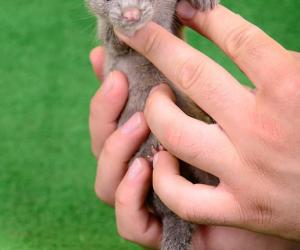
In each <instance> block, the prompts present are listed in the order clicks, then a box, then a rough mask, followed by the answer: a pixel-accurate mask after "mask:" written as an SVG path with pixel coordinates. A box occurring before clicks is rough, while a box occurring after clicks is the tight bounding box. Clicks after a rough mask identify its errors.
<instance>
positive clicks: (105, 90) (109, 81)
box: [102, 72, 115, 96]
mask: <svg viewBox="0 0 300 250" xmlns="http://www.w3.org/2000/svg"><path fill="white" fill-rule="evenodd" d="M114 84H115V80H114V72H111V73H109V75H108V76H107V78H106V79H105V81H104V82H103V84H102V94H103V95H105V96H106V95H108V94H109V92H110V91H111V90H112V89H113V86H114Z"/></svg>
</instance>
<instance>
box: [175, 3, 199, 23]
mask: <svg viewBox="0 0 300 250" xmlns="http://www.w3.org/2000/svg"><path fill="white" fill-rule="evenodd" d="M177 13H178V15H179V16H180V17H182V18H183V19H191V18H192V17H193V16H194V15H195V13H196V9H195V8H193V6H192V5H191V4H190V3H189V2H187V1H181V2H180V3H179V4H178V6H177Z"/></svg>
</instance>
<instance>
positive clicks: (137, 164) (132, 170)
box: [127, 159, 143, 180]
mask: <svg viewBox="0 0 300 250" xmlns="http://www.w3.org/2000/svg"><path fill="white" fill-rule="evenodd" d="M142 171H143V167H142V163H141V161H140V159H135V160H134V161H133V163H132V164H131V166H130V167H129V168H128V172H127V179H128V180H134V179H135V178H136V177H137V176H139V175H140V174H141V173H142Z"/></svg>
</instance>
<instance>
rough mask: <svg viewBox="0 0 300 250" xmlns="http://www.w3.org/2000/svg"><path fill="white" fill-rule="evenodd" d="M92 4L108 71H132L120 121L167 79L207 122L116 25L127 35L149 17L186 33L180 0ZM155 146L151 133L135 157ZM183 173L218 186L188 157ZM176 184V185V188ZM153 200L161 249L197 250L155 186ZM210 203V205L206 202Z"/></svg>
mask: <svg viewBox="0 0 300 250" xmlns="http://www.w3.org/2000/svg"><path fill="white" fill-rule="evenodd" d="M86 1H87V4H88V7H89V9H90V10H91V11H92V13H93V14H95V16H96V17H97V20H98V33H99V37H100V39H101V40H102V42H103V45H104V47H105V52H106V55H105V60H106V65H105V70H104V71H105V72H104V75H107V74H108V73H109V72H111V71H113V70H119V71H121V72H123V73H125V74H126V75H127V78H128V81H129V97H128V101H127V104H126V106H125V108H124V110H123V112H122V114H121V116H120V118H119V126H121V125H122V124H123V123H124V122H126V121H127V120H128V119H129V117H131V116H132V115H133V114H134V113H136V112H140V111H143V109H144V105H145V102H146V98H147V96H148V94H149V92H150V90H151V89H152V88H153V87H154V86H155V85H157V84H159V83H162V82H165V83H168V84H169V86H170V87H171V88H172V90H173V91H174V93H175V96H176V104H177V105H178V107H179V108H181V109H182V110H183V111H184V112H185V113H186V114H187V115H189V116H191V117H193V118H196V119H199V120H202V121H205V122H207V123H211V122H213V121H212V119H211V118H210V117H209V116H208V115H207V114H206V113H205V112H203V111H202V110H201V109H199V108H198V107H197V106H196V105H195V104H194V103H193V102H192V101H191V100H190V99H189V98H187V96H185V95H184V94H183V93H182V92H180V91H179V90H178V89H176V87H175V86H174V85H173V84H172V82H170V81H169V80H168V79H167V78H166V77H165V76H164V75H162V74H161V72H160V71H159V70H157V69H156V68H155V67H154V66H153V64H151V63H150V62H149V61H148V60H147V59H146V58H145V57H143V56H142V55H140V54H139V53H137V52H136V51H134V50H132V49H131V48H129V47H128V46H127V45H125V44H124V43H122V42H121V41H120V40H119V39H118V38H117V36H116V34H115V33H114V30H118V32H122V33H124V34H127V35H132V34H134V33H135V32H136V31H137V30H138V29H140V28H141V27H143V26H144V25H145V24H146V23H148V22H149V21H154V22H156V23H158V24H159V25H161V26H163V27H164V28H165V29H167V30H168V31H170V32H172V33H173V34H175V35H176V36H180V34H181V29H182V25H181V24H180V22H179V20H178V19H177V18H176V16H175V9H176V5H177V3H178V0H86ZM190 2H191V4H192V5H193V6H195V7H196V8H198V9H200V10H202V11H206V10H209V9H212V8H214V7H215V6H216V5H217V2H218V0H190ZM153 147H154V148H159V142H158V140H157V138H156V137H155V136H154V135H153V134H150V136H149V137H148V139H147V140H146V142H145V143H144V144H143V145H142V146H141V148H140V149H139V151H138V153H137V154H136V155H135V157H148V156H151V155H152V154H153ZM180 168H181V174H182V175H183V176H184V177H185V178H187V179H189V180H190V181H191V182H193V183H204V184H208V185H218V182H219V181H218V179H217V178H216V177H214V176H212V175H210V174H207V173H205V172H203V171H201V170H198V169H196V168H194V167H192V166H190V165H188V164H187V163H185V162H182V161H181V162H180ZM170 188H172V187H170ZM148 203H149V206H150V208H151V210H153V212H154V213H155V214H157V215H158V216H159V217H160V218H161V220H162V223H163V235H162V242H161V249H163V250H188V249H191V241H192V234H193V231H194V228H195V226H193V225H192V224H191V223H189V222H186V221H184V220H182V219H180V218H179V217H177V216H176V215H175V214H174V213H173V212H171V211H170V210H169V209H168V208H167V207H166V206H165V205H164V204H163V203H162V202H161V201H160V199H159V197H158V196H157V195H156V194H155V193H154V192H153V191H152V192H151V193H150V194H149V198H148ZM203 205H204V206H205V204H203Z"/></svg>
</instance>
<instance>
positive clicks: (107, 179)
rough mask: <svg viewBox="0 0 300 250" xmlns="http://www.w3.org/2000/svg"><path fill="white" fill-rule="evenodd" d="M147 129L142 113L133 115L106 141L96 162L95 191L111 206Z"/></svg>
mask: <svg viewBox="0 0 300 250" xmlns="http://www.w3.org/2000/svg"><path fill="white" fill-rule="evenodd" d="M148 134H149V128H148V126H147V124H146V121H145V119H144V117H143V114H142V113H136V114H135V115H133V116H132V117H131V118H130V119H129V120H128V121H127V122H126V123H125V124H124V125H123V126H121V127H120V128H119V129H118V130H116V131H115V132H114V133H113V134H112V135H111V136H110V137H109V138H108V139H107V140H106V141H105V144H104V147H103V149H102V152H101V154H100V157H99V160H98V168H97V175H96V183H95V191H96V194H97V195H98V197H99V198H100V199H101V200H102V201H104V202H106V203H108V204H110V205H113V204H114V201H115V192H116V190H117V187H118V185H119V184H120V182H121V180H122V179H123V177H124V175H125V173H126V171H127V168H128V163H129V161H130V159H132V157H133V156H134V154H135V153H136V152H137V150H138V148H139V147H140V146H141V144H142V143H143V142H144V141H145V139H146V138H147V136H148Z"/></svg>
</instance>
